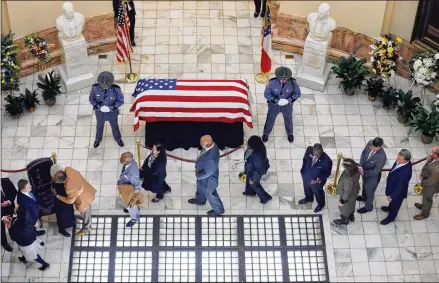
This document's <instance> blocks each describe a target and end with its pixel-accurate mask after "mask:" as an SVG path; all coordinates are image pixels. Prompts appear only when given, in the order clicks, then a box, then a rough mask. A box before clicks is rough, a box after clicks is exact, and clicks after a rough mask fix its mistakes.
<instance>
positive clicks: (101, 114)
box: [89, 71, 124, 148]
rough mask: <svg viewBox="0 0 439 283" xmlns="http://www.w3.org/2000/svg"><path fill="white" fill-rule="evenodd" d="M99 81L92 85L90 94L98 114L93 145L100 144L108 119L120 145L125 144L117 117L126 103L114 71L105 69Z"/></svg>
mask: <svg viewBox="0 0 439 283" xmlns="http://www.w3.org/2000/svg"><path fill="white" fill-rule="evenodd" d="M97 81H98V83H97V84H94V85H93V86H92V87H91V92H90V96H89V101H90V104H91V105H93V110H94V112H95V115H96V138H95V142H94V144H93V146H94V147H95V148H96V147H98V146H99V145H100V143H101V141H102V137H103V134H104V126H105V121H108V122H109V123H110V126H111V131H112V132H113V137H114V139H115V140H116V142H117V144H118V145H119V146H124V143H123V141H122V136H121V134H120V130H119V124H118V121H117V118H118V116H119V108H120V107H121V106H122V105H123V103H124V98H123V94H122V91H121V90H120V87H119V86H118V85H115V84H113V83H114V76H113V74H112V73H110V72H107V71H104V72H102V73H100V74H99V76H98V80H97Z"/></svg>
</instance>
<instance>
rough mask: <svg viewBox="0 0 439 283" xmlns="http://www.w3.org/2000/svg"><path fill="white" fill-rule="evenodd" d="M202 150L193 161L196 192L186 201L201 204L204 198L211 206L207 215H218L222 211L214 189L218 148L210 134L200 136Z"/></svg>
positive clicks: (216, 184)
mask: <svg viewBox="0 0 439 283" xmlns="http://www.w3.org/2000/svg"><path fill="white" fill-rule="evenodd" d="M200 144H201V146H202V148H203V149H202V150H201V152H200V155H199V156H198V159H197V161H196V162H195V176H196V178H197V192H196V194H195V198H192V199H190V200H189V201H188V202H189V203H191V204H198V205H203V204H205V203H206V200H208V201H209V203H210V205H211V206H212V210H210V211H209V212H207V214H208V215H209V216H218V215H221V214H223V213H224V206H223V203H222V201H221V199H220V197H219V196H218V193H217V191H216V189H217V187H218V175H219V156H220V154H219V149H218V146H217V145H216V144H215V143H214V142H213V140H212V137H211V136H208V135H206V136H202V137H201V140H200Z"/></svg>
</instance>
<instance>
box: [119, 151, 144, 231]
mask: <svg viewBox="0 0 439 283" xmlns="http://www.w3.org/2000/svg"><path fill="white" fill-rule="evenodd" d="M120 163H121V164H122V165H123V167H122V172H121V173H120V178H119V184H120V185H132V186H133V187H134V193H133V195H132V197H131V200H130V201H129V204H128V207H127V210H128V213H129V214H130V217H131V220H130V221H129V222H128V223H127V225H126V227H128V228H130V227H133V226H134V224H136V223H137V221H138V220H139V219H140V207H139V205H140V204H142V203H143V194H142V186H141V184H140V176H139V166H138V165H137V162H136V161H135V160H134V156H133V154H132V153H131V152H125V153H122V155H121V156H120Z"/></svg>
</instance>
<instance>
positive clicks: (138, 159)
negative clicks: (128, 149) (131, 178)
mask: <svg viewBox="0 0 439 283" xmlns="http://www.w3.org/2000/svg"><path fill="white" fill-rule="evenodd" d="M136 146H137V161H138V162H139V167H140V166H141V165H140V164H141V163H140V140H137V141H136Z"/></svg>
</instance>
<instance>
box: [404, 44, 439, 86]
mask: <svg viewBox="0 0 439 283" xmlns="http://www.w3.org/2000/svg"><path fill="white" fill-rule="evenodd" d="M410 74H411V75H412V83H413V84H414V85H419V86H422V87H423V88H428V87H430V86H431V85H433V84H434V83H435V82H436V80H437V79H438V77H439V53H436V54H433V53H431V52H422V53H418V54H416V55H415V56H414V57H413V59H412V60H411V61H410Z"/></svg>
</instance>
